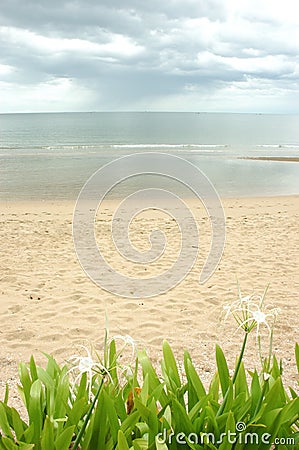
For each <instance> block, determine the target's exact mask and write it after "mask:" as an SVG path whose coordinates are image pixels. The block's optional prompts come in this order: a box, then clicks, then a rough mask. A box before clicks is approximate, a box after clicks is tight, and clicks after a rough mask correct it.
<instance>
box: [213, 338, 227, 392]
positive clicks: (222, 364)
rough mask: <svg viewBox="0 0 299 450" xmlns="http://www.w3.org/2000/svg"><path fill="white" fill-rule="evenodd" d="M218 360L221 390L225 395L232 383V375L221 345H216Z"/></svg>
mask: <svg viewBox="0 0 299 450" xmlns="http://www.w3.org/2000/svg"><path fill="white" fill-rule="evenodd" d="M216 362H217V367H218V374H219V380H220V385H221V391H222V395H223V397H224V396H225V394H226V392H227V390H228V387H229V385H230V376H229V370H228V367H227V362H226V359H225V356H224V353H223V351H222V349H221V347H219V345H216Z"/></svg>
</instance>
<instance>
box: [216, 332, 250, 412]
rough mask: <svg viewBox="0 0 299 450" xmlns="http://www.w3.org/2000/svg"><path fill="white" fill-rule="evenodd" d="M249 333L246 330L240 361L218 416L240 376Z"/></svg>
mask: <svg viewBox="0 0 299 450" xmlns="http://www.w3.org/2000/svg"><path fill="white" fill-rule="evenodd" d="M248 334H249V331H245V336H244V339H243V344H242V348H241V352H240V355H239V358H238V361H237V364H236V368H235V372H234V374H233V377H232V382H231V384H230V385H229V387H228V389H227V391H226V393H225V396H224V398H223V402H222V404H221V406H220V408H219V409H218V411H217V414H216V417H219V416H220V415H221V414H222V413H223V411H224V408H225V405H226V402H227V399H228V396H229V393H230V390H231V389H232V388H233V386H234V384H235V382H236V379H237V376H238V373H239V370H240V367H241V363H242V359H243V356H244V352H245V347H246V344H247V338H248Z"/></svg>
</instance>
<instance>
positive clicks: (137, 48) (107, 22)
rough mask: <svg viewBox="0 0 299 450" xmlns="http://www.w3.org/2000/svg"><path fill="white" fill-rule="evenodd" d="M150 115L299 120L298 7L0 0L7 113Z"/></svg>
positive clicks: (225, 1) (209, 0)
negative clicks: (284, 116) (260, 115)
mask: <svg viewBox="0 0 299 450" xmlns="http://www.w3.org/2000/svg"><path fill="white" fill-rule="evenodd" d="M297 5H298V6H297ZM144 110H149V111H207V112H260V113H299V3H298V2H297V1H296V0H279V1H278V0H165V1H164V0H69V1H67V0H50V1H49V0H0V112H1V113H8V112H54V111H58V112H63V111H144Z"/></svg>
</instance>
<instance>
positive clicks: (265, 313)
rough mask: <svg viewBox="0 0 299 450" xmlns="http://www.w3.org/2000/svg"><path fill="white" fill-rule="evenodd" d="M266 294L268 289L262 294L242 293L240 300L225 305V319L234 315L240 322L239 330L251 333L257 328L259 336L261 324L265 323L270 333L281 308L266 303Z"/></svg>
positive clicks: (238, 322)
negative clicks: (246, 294)
mask: <svg viewBox="0 0 299 450" xmlns="http://www.w3.org/2000/svg"><path fill="white" fill-rule="evenodd" d="M265 294H266V291H265V292H264V295H262V296H255V295H248V296H246V297H242V296H241V295H240V296H239V299H238V300H236V301H234V302H232V303H231V304H230V305H225V306H224V312H225V318H224V320H226V319H227V318H228V317H229V316H233V317H234V319H235V321H236V322H237V324H238V328H237V329H238V330H239V329H240V328H242V329H243V330H244V331H245V333H250V332H251V331H252V330H253V329H255V328H256V334H257V336H259V333H260V326H261V325H264V326H265V327H266V328H267V329H268V331H269V334H270V333H271V328H272V327H273V324H274V322H275V319H276V317H277V315H278V313H279V310H278V309H277V308H270V307H269V306H268V305H266V306H265V305H264V299H265ZM270 324H271V326H270Z"/></svg>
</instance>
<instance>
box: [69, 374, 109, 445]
mask: <svg viewBox="0 0 299 450" xmlns="http://www.w3.org/2000/svg"><path fill="white" fill-rule="evenodd" d="M103 384H104V379H103V378H102V379H101V383H100V385H99V387H98V390H97V392H96V395H95V396H94V399H93V402H92V404H91V405H90V407H89V410H88V412H87V414H86V417H85V419H84V422H83V425H82V428H80V430H79V433H78V435H77V437H76V440H75V442H74V445H73V447H72V450H77V448H78V447H79V444H80V442H81V439H82V436H83V434H84V431H85V430H86V427H87V425H88V422H89V420H90V416H91V413H92V411H93V409H94V407H95V405H96V402H97V400H98V398H99V395H100V392H101V390H102V387H103Z"/></svg>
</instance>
